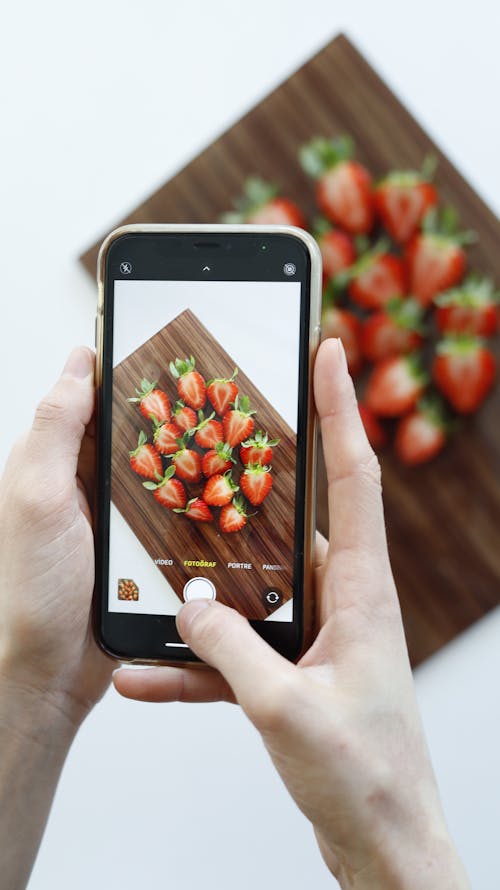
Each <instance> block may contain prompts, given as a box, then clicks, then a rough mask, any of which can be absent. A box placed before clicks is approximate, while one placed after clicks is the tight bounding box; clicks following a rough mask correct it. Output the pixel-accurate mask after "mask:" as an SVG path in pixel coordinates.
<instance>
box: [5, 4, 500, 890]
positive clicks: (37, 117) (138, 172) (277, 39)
mask: <svg viewBox="0 0 500 890" xmlns="http://www.w3.org/2000/svg"><path fill="white" fill-rule="evenodd" d="M462 8H463V5H461V4H458V3H456V2H450V0H444V2H441V3H436V2H435V0H434V2H429V0H421V2H420V3H419V4H402V3H399V2H396V0H394V2H389V0H387V2H384V0H381V2H378V3H376V4H374V3H372V2H369V0H366V2H360V0H357V2H356V0H350V2H349V4H347V3H342V4H340V3H334V2H332V0H308V2H307V3H300V2H298V0H288V2H280V3H278V2H277V3H274V4H273V3H270V2H264V0H253V2H252V3H248V4H240V3H234V2H231V3H230V2H225V0H213V2H211V3H205V2H202V0H191V2H190V3H185V4H181V3H175V4H174V3H173V2H171V0H170V2H168V0H143V2H142V3H137V2H131V0H119V2H118V0H108V2H103V0H86V2H85V3H80V4H78V5H76V4H74V3H69V4H68V3H67V2H66V3H63V2H62V0H46V2H45V3H36V2H35V0H28V3H27V4H14V3H11V4H9V8H8V12H5V13H4V16H3V20H2V52H1V54H0V66H1V75H2V76H1V78H0V84H1V86H0V89H1V98H2V102H1V107H2V139H1V147H0V152H1V155H0V157H1V171H2V176H1V182H2V185H1V189H2V191H1V200H0V207H1V219H0V229H1V244H2V252H1V263H2V314H1V323H0V337H1V352H0V363H1V379H2V391H3V393H4V411H3V419H2V436H1V437H0V464H3V461H4V459H5V457H6V455H7V452H8V450H9V448H10V446H11V444H12V442H13V441H14V439H15V437H16V435H17V434H18V433H19V432H20V431H21V430H22V429H23V428H24V427H26V425H27V424H28V423H29V421H30V418H31V415H32V412H33V409H34V406H35V404H36V402H37V400H38V399H39V397H40V396H41V395H42V393H43V392H44V391H45V390H46V389H48V388H49V386H50V385H51V383H52V381H53V380H54V379H55V377H56V375H57V374H58V372H59V370H60V368H61V366H62V364H63V361H64V358H65V356H66V353H67V352H68V350H69V348H70V346H71V345H72V344H74V343H77V342H83V343H89V344H90V343H91V342H92V339H93V318H94V298H95V293H94V287H93V283H92V281H90V280H89V278H88V277H87V275H86V273H84V272H83V270H82V269H81V268H80V267H79V266H78V264H77V262H76V257H77V255H78V253H79V252H80V250H81V249H82V248H83V247H86V246H87V245H88V244H90V243H91V242H92V241H93V240H94V239H95V238H96V237H98V236H99V235H100V234H101V233H102V231H103V229H105V228H106V227H111V226H112V225H113V223H114V222H115V221H116V220H117V219H118V218H119V217H120V215H122V214H123V213H124V212H126V211H128V210H129V208H130V207H132V206H134V204H136V203H137V202H139V201H140V200H142V198H143V197H144V196H145V195H146V194H148V193H149V192H150V191H152V190H153V189H154V188H156V187H157V186H158V185H159V184H160V183H162V182H163V181H164V180H165V179H166V177H168V176H170V175H171V174H173V173H175V172H176V171H177V170H178V169H179V168H180V167H181V166H183V165H184V163H185V162H186V161H188V160H189V159H190V158H192V157H193V156H194V155H196V154H197V153H198V151H200V150H201V149H202V148H203V147H205V146H206V145H207V144H208V143H209V142H211V140H212V139H213V138H214V137H215V136H217V135H218V134H220V133H221V132H222V131H223V130H224V129H226V128H227V127H228V126H229V125H230V124H232V123H233V122H234V121H236V120H237V119H238V118H239V117H240V116H241V114H242V113H244V112H245V111H246V110H248V109H249V108H250V107H251V106H252V105H254V104H255V102H256V101H258V100H259V99H261V98H262V97H263V96H265V95H266V94H267V93H268V92H269V90H270V89H271V88H273V87H275V86H276V85H278V83H279V82H280V81H281V80H282V79H283V78H284V77H285V76H287V75H288V74H290V73H291V72H292V71H293V70H294V69H295V68H297V67H298V65H299V64H301V63H302V62H304V61H306V60H307V58H308V57H309V56H310V55H311V54H312V53H313V52H314V51H316V50H317V49H319V48H320V47H321V46H322V45H323V44H324V43H326V42H327V40H329V39H330V38H331V37H333V36H334V34H335V33H337V32H338V31H339V30H345V31H347V33H348V34H349V36H351V37H352V38H353V39H354V40H355V42H356V43H357V44H358V46H359V47H360V49H361V50H362V51H364V52H365V54H366V55H367V56H368V58H369V59H370V60H371V61H372V62H373V63H374V64H375V66H376V68H377V69H378V70H379V72H380V73H381V74H382V76H383V77H384V78H385V79H386V80H387V82H388V83H389V84H390V85H391V86H392V87H393V88H394V89H395V90H396V92H397V93H398V94H399V96H400V97H402V99H403V100H404V102H405V103H406V104H407V106H408V108H409V109H410V110H411V111H412V112H413V113H414V114H415V115H416V116H417V118H418V119H419V120H420V122H421V123H422V124H423V125H424V127H425V128H426V129H427V130H428V132H429V133H430V135H431V136H432V137H433V138H435V139H436V141H437V142H438V144H440V145H441V146H442V148H443V149H444V150H445V151H446V152H447V153H448V155H449V156H450V158H451V159H452V160H453V161H454V162H455V163H456V164H457V166H458V167H459V169H460V170H461V171H462V172H463V173H464V174H465V176H466V177H467V178H468V179H469V181H470V182H471V183H472V184H473V185H474V186H475V187H476V189H477V190H478V191H479V193H480V194H481V195H482V196H483V197H484V198H485V199H486V200H487V201H488V202H489V204H490V205H491V206H492V208H493V209H494V210H496V211H497V212H498V211H499V209H500V179H499V175H498V157H499V149H500V138H499V126H498V119H497V115H498V94H499V87H500V76H499V65H498V33H499V30H500V7H499V6H498V5H497V4H494V3H493V2H487V0H476V2H475V3H474V4H473V5H472V6H470V7H468V10H469V11H468V12H467V13H466V14H465V13H464V12H463V11H462ZM410 16H411V17H412V18H410ZM499 519H500V517H499ZM459 558H460V554H457V559H459ZM499 643H500V613H499V612H498V610H497V611H496V612H495V613H493V614H491V615H490V616H488V617H487V618H486V619H484V620H483V621H481V622H480V623H479V624H478V625H476V626H475V627H474V628H472V629H471V630H470V631H469V632H468V633H466V634H465V635H463V636H462V637H461V638H460V639H458V640H457V641H456V642H454V643H453V644H452V645H451V646H449V647H448V648H447V649H446V650H444V651H442V652H441V653H440V654H439V655H438V656H437V657H435V658H433V659H432V660H431V661H429V662H428V663H427V664H426V665H425V666H424V667H423V668H421V669H420V670H419V671H418V672H417V675H416V682H417V687H418V696H419V701H420V704H421V708H422V712H423V717H424V722H425V726H426V730H427V735H428V738H429V744H430V748H431V751H432V756H433V760H434V764H435V768H436V772H437V775H438V779H439V783H440V786H441V790H442V796H443V800H444V806H445V810H446V813H447V816H448V819H449V823H450V826H451V828H452V831H453V834H454V837H455V839H456V842H457V844H458V847H459V849H460V851H461V854H462V856H463V858H464V860H465V862H466V864H467V867H468V869H469V871H470V875H471V878H472V880H473V884H474V887H476V888H481V890H493V888H498V874H497V851H498V841H499V834H500V832H499V826H500V803H499V791H500V763H499V756H498V750H499V746H500V696H499V695H498V692H497V690H498V686H499V682H498V680H499V677H500V645H499ZM153 883H154V884H155V885H158V886H179V885H181V886H182V887H185V888H197V887H203V888H205V890H211V888H214V890H215V888H217V890H220V888H224V887H232V886H234V885H236V886H237V887H238V890H250V888H252V890H254V888H256V887H266V888H267V887H273V886H280V887H287V888H289V890H302V888H303V887H308V888H314V890H320V888H323V887H324V888H327V887H331V886H332V885H333V884H335V882H334V881H332V879H331V877H330V876H329V875H328V873H327V872H326V869H325V868H324V866H323V865H322V863H321V861H320V859H319V856H318V855H317V853H316V850H315V845H314V841H313V837H312V833H311V831H310V829H309V827H308V825H307V824H306V822H305V820H304V819H303V818H302V816H301V815H300V813H298V811H297V810H296V808H295V807H294V805H293V804H292V803H291V802H290V800H289V799H288V797H287V794H286V793H285V791H284V789H283V787H282V786H281V782H280V780H279V779H278V778H277V777H276V775H275V774H274V772H273V770H272V768H271V766H270V765H269V762H268V758H267V755H266V754H265V752H264V751H263V748H262V746H261V744H260V740H259V738H258V737H257V734H256V733H255V731H254V730H253V729H252V727H251V726H249V725H248V723H247V722H246V721H245V720H244V719H243V717H242V715H241V714H240V713H239V712H238V711H237V710H236V709H235V708H232V707H230V706H226V705H215V706H192V707H189V706H186V705H184V706H182V705H173V706H153V705H142V704H138V703H131V702H128V701H124V700H121V699H120V698H119V697H118V696H117V695H116V694H114V693H113V692H110V693H109V694H108V695H107V696H106V697H105V699H104V701H103V702H102V703H101V704H100V705H99V706H98V707H97V708H96V709H95V711H94V713H93V714H92V715H91V717H90V718H89V719H88V721H87V723H86V724H85V726H84V727H83V729H82V731H81V733H80V734H79V736H78V738H77V741H76V743H75V745H74V748H73V750H72V752H71V754H70V757H69V759H68V762H67V765H66V768H65V770H64V773H63V777H62V780H61V783H60V786H59V789H58V792H57V797H56V801H55V805H54V808H53V811H52V815H51V818H50V823H49V826H48V829H47V832H46V836H45V839H44V841H43V844H42V848H41V851H40V854H39V857H38V861H37V864H36V866H35V869H34V872H33V875H32V878H31V882H30V885H29V886H30V890H46V888H48V887H50V888H51V890H67V888H68V887H71V888H72V890H83V888H90V887H92V888H93V887H99V888H110V890H113V888H120V890H137V888H145V887H150V886H152V885H153Z"/></svg>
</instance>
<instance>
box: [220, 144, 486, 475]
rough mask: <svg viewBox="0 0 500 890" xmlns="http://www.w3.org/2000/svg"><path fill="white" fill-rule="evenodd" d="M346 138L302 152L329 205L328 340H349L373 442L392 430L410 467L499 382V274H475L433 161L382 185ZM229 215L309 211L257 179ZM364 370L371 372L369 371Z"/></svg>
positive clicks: (288, 220)
mask: <svg viewBox="0 0 500 890" xmlns="http://www.w3.org/2000/svg"><path fill="white" fill-rule="evenodd" d="M353 149H354V147H353V143H352V140H351V139H349V138H348V137H346V136H342V137H339V138H337V139H333V140H328V139H322V138H318V139H314V140H313V141H312V142H311V143H309V144H308V145H306V146H304V147H303V148H302V149H301V151H300V161H301V164H302V167H303V169H304V170H305V171H306V172H307V173H308V174H309V175H310V176H312V177H313V178H314V179H315V180H316V192H315V198H316V204H317V207H318V209H319V211H320V212H321V217H319V218H318V219H317V220H316V221H315V223H314V225H313V226H312V232H313V234H314V235H315V237H316V238H317V240H318V243H319V246H320V249H321V253H322V256H323V312H322V328H323V337H332V336H333V337H340V338H341V339H342V342H343V344H344V347H345V350H346V354H347V361H348V365H349V370H350V372H351V374H352V375H353V377H355V378H358V377H359V380H357V389H358V398H359V402H360V412H361V416H362V418H363V422H364V425H365V429H366V432H367V434H368V437H369V439H370V441H371V443H372V445H373V447H374V448H376V449H380V448H382V447H383V446H384V445H385V444H386V443H387V441H388V438H389V436H390V435H391V434H392V436H393V441H394V448H395V451H396V454H397V456H398V457H399V459H400V460H401V461H403V462H404V463H406V464H418V463H422V462H424V461H427V460H430V459H431V458H433V457H435V456H436V455H437V454H438V453H439V452H440V451H441V450H442V448H443V447H444V445H445V443H446V441H447V439H448V438H449V436H450V435H451V433H452V432H453V431H455V430H456V429H457V428H458V426H459V424H458V423H457V415H467V414H471V413H473V412H475V411H476V410H477V409H478V408H479V406H480V405H481V403H482V402H483V400H484V399H485V397H486V396H487V394H488V392H489V391H490V390H491V388H492V386H493V384H494V380H495V375H496V366H495V359H494V356H493V354H492V352H491V350H490V348H489V347H488V345H487V343H486V342H485V339H486V338H488V337H491V336H493V335H494V334H495V333H496V332H497V330H498V294H497V293H496V292H495V289H494V286H493V284H492V282H491V281H489V280H488V279H485V278H481V277H479V276H477V275H473V274H466V272H467V254H466V246H467V244H469V243H470V242H471V241H472V240H474V235H473V233H470V232H460V231H459V228H458V220H457V217H456V214H455V213H454V211H453V210H452V209H451V208H448V207H445V208H440V207H439V194H438V191H437V189H436V187H435V185H434V184H433V182H432V177H433V173H434V167H435V163H434V162H433V161H432V160H430V161H429V160H428V161H426V162H425V163H424V166H423V169H422V171H420V172H416V171H405V172H391V173H389V174H388V175H387V176H385V177H384V178H383V179H382V180H380V181H379V182H374V180H373V178H372V176H371V174H370V172H369V171H368V170H367V169H366V167H365V166H364V165H363V164H361V163H359V162H358V161H356V160H355V159H354V158H353ZM236 206H237V212H236V213H230V214H225V217H224V218H225V220H226V221H232V222H235V221H240V222H241V221H244V222H247V223H259V224H288V225H296V226H301V227H302V228H307V227H308V226H307V224H306V220H305V218H304V216H303V214H302V212H301V210H300V208H299V207H298V206H297V205H296V204H295V203H294V202H292V201H290V200H289V199H287V198H285V197H281V196H279V195H278V193H277V189H276V188H275V187H274V186H271V185H269V184H267V183H264V182H262V181H261V180H259V179H255V178H252V179H249V180H248V182H247V184H246V187H245V194H244V196H243V197H242V198H241V199H239V200H238V201H237V202H236ZM362 372H364V373H362Z"/></svg>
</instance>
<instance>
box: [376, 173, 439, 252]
mask: <svg viewBox="0 0 500 890" xmlns="http://www.w3.org/2000/svg"><path fill="white" fill-rule="evenodd" d="M434 168H435V159H434V158H428V159H427V160H426V161H425V162H424V166H423V169H422V172H421V173H417V172H416V171H415V170H411V171H404V172H396V171H394V172H392V173H389V175H388V176H386V177H385V178H384V179H383V180H382V181H381V182H379V184H378V185H377V186H376V188H375V191H374V195H373V200H374V204H375V210H376V212H377V215H378V217H379V219H380V220H381V222H382V224H383V226H384V227H385V228H386V229H387V231H388V232H389V235H390V236H391V238H393V239H394V241H397V242H398V243H399V244H405V243H406V242H407V241H409V239H410V238H411V237H412V236H413V235H414V234H415V232H416V231H417V229H418V228H419V226H420V223H421V222H422V220H423V218H424V216H425V214H426V213H427V211H428V210H429V209H430V208H431V207H434V206H435V205H436V204H437V202H438V193H437V190H436V188H435V187H434V186H433V184H432V183H431V182H430V181H429V180H430V179H431V178H432V174H433V173H434Z"/></svg>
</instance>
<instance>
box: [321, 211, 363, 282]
mask: <svg viewBox="0 0 500 890" xmlns="http://www.w3.org/2000/svg"><path fill="white" fill-rule="evenodd" d="M315 236H316V240H317V242H318V245H319V249H320V250H321V257H322V260H323V286H324V285H326V284H327V283H328V282H329V281H331V282H333V281H335V279H336V278H337V276H338V274H339V273H340V272H344V271H345V270H346V269H349V268H350V267H351V266H352V265H353V263H354V262H355V261H356V248H355V246H354V240H353V238H352V237H351V235H348V234H347V232H342V231H341V230H340V229H332V227H331V226H330V224H329V223H328V222H327V221H326V220H317V221H316V227H315Z"/></svg>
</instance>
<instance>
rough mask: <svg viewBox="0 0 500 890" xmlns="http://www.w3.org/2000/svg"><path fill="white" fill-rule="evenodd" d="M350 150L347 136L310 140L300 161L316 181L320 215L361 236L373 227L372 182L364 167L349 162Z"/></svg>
mask: <svg viewBox="0 0 500 890" xmlns="http://www.w3.org/2000/svg"><path fill="white" fill-rule="evenodd" d="M353 150H354V146H353V143H352V140H351V139H349V138H348V137H347V136H340V137H339V138H337V139H322V138H319V139H313V140H312V142H310V143H309V144H308V145H305V146H303V148H302V149H301V150H300V161H301V163H302V166H303V168H304V170H305V171H306V173H309V175H310V176H313V177H314V178H315V179H317V185H316V202H317V204H318V207H319V208H320V210H321V212H322V213H323V214H324V215H325V216H326V217H327V219H329V220H331V221H332V222H334V223H337V224H338V225H340V226H342V228H344V229H346V230H347V231H348V232H350V233H351V234H360V233H363V232H369V231H370V229H371V228H372V225H373V197H372V178H371V176H370V174H369V172H368V170H367V169H366V167H364V166H363V165H362V164H360V163H358V162H357V161H353V160H351V156H352V154H353Z"/></svg>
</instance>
